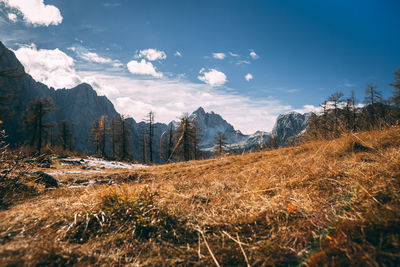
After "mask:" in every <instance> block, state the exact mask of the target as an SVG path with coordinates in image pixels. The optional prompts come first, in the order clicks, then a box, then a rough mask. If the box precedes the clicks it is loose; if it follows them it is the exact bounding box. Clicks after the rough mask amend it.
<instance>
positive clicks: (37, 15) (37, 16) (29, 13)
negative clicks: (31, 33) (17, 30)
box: [0, 0, 63, 26]
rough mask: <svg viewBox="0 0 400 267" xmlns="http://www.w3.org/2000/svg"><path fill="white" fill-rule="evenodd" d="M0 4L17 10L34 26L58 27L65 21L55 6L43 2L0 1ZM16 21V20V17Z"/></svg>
mask: <svg viewBox="0 0 400 267" xmlns="http://www.w3.org/2000/svg"><path fill="white" fill-rule="evenodd" d="M0 2H2V3H4V4H5V5H6V6H7V7H10V8H13V9H16V10H17V11H18V13H20V14H21V15H22V17H23V20H24V21H25V22H26V23H28V24H32V25H34V26H49V25H58V24H60V23H61V22H62V20H63V17H62V16H61V12H60V10H59V9H58V8H57V7H55V6H53V5H46V4H45V3H44V2H43V0H0ZM14 19H15V20H16V17H14ZM13 21H14V20H13Z"/></svg>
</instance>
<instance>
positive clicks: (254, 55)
mask: <svg viewBox="0 0 400 267" xmlns="http://www.w3.org/2000/svg"><path fill="white" fill-rule="evenodd" d="M250 56H251V58H252V59H258V58H259V56H258V55H257V54H256V52H254V51H251V52H250Z"/></svg>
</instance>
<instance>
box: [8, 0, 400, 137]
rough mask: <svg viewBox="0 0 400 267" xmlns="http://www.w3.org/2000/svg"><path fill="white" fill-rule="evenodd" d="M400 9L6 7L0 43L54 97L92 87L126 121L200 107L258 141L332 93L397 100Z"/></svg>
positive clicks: (268, 2) (381, 2)
mask: <svg viewBox="0 0 400 267" xmlns="http://www.w3.org/2000/svg"><path fill="white" fill-rule="evenodd" d="M398 14H400V1H398V0H353V1H348V0H326V1H320V0H307V1H305V0H303V1H300V0H286V1H282V0H265V1H263V0H259V1H256V0H254V1H252V0H248V1H244V0H219V1H215V0H213V1H208V0H201V1H200V0H192V1H188V0H186V1H184V0H176V1H174V0H170V1H165V0H157V1H155V0H146V1H144V0H140V1H139V0H114V1H112V0H0V41H1V42H3V43H4V44H5V45H6V46H7V47H8V48H10V49H12V50H13V51H14V52H15V54H16V56H17V57H18V59H19V60H20V61H21V63H22V64H23V65H24V67H25V70H26V71H27V72H28V73H29V74H30V75H32V77H33V78H34V79H36V80H37V81H40V82H43V83H45V84H47V85H48V86H51V87H54V88H72V87H74V86H76V85H78V84H79V83H82V82H86V83H89V84H90V85H92V87H93V88H94V89H95V90H96V91H97V93H98V94H100V95H106V96H107V97H108V98H109V99H110V100H111V102H112V103H113V104H114V106H115V108H116V110H117V111H118V112H120V113H122V114H125V115H129V116H132V117H133V118H134V119H135V120H136V121H141V120H143V119H144V118H145V116H146V114H147V113H148V112H149V111H150V110H152V111H154V112H155V119H156V121H159V122H164V123H168V122H170V121H171V120H176V119H177V118H178V117H179V116H181V115H182V114H183V113H184V112H188V113H191V112H193V111H194V110H195V109H197V108H198V107H199V106H202V107H203V108H204V109H205V110H206V111H208V112H210V111H214V112H216V113H218V114H220V115H221V116H222V117H223V118H224V119H226V120H227V121H228V122H230V123H231V124H232V125H233V126H234V127H235V128H236V129H239V130H241V131H242V132H243V133H246V134H250V133H253V132H255V131H256V130H262V131H270V130H271V129H272V127H273V125H274V122H275V119H276V117H277V116H278V115H279V114H282V113H287V112H291V111H297V112H308V111H312V110H315V109H316V108H317V107H318V106H319V105H320V103H322V102H323V101H324V100H326V99H327V98H328V97H329V95H331V94H332V93H334V92H337V91H342V92H343V93H344V94H345V95H350V93H351V91H352V90H354V91H355V93H356V97H357V98H358V100H359V102H360V103H361V102H362V101H363V98H364V90H365V87H366V85H367V84H368V83H370V82H373V83H375V84H377V85H378V90H381V91H382V93H383V96H384V97H386V98H388V97H390V96H391V94H392V91H393V88H391V87H390V86H389V83H391V82H392V81H393V77H394V76H393V73H394V71H395V70H396V69H397V68H398V67H400V49H399V48H400V19H399V15H398Z"/></svg>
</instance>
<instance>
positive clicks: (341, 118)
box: [305, 68, 400, 139]
mask: <svg viewBox="0 0 400 267" xmlns="http://www.w3.org/2000/svg"><path fill="white" fill-rule="evenodd" d="M389 85H390V86H392V87H393V88H394V91H393V95H392V96H391V97H390V98H389V99H384V98H383V97H382V92H381V91H380V90H378V85H376V84H374V83H372V82H371V83H369V84H367V86H366V87H365V95H364V101H363V104H358V105H357V104H356V103H357V99H356V96H355V93H354V91H352V92H351V94H350V95H349V96H347V97H345V96H344V94H343V93H342V92H340V91H339V92H335V93H333V94H332V95H330V96H329V97H328V98H327V99H326V100H325V101H324V102H322V104H321V105H320V109H321V111H320V112H319V113H312V114H311V118H310V119H309V121H308V127H307V130H306V136H305V137H306V139H307V138H308V139H333V138H337V137H338V136H340V135H341V134H343V133H345V132H357V131H365V130H371V129H376V128H382V127H388V126H391V125H395V124H398V123H399V119H400V68H398V69H397V70H396V71H395V73H394V82H393V83H391V84H389Z"/></svg>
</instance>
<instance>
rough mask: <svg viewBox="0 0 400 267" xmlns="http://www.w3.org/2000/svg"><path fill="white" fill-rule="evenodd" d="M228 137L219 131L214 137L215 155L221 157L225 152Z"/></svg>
mask: <svg viewBox="0 0 400 267" xmlns="http://www.w3.org/2000/svg"><path fill="white" fill-rule="evenodd" d="M226 144H227V143H226V137H225V135H224V134H223V133H222V132H221V131H217V133H216V134H215V136H214V145H215V146H214V153H215V154H216V155H218V156H221V155H222V154H223V153H224V152H225V147H226Z"/></svg>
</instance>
